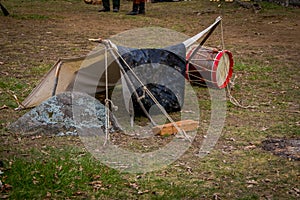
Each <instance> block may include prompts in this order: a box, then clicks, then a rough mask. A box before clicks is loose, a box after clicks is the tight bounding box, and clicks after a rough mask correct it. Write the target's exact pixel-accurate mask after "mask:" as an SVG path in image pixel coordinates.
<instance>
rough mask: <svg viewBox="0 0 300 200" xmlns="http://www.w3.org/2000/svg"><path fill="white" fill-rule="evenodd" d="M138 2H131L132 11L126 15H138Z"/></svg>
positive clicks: (138, 0)
mask: <svg viewBox="0 0 300 200" xmlns="http://www.w3.org/2000/svg"><path fill="white" fill-rule="evenodd" d="M139 4H140V0H133V4H132V11H130V12H129V13H127V15H137V14H138V13H139Z"/></svg>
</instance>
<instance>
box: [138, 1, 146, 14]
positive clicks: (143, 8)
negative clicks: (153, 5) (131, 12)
mask: <svg viewBox="0 0 300 200" xmlns="http://www.w3.org/2000/svg"><path fill="white" fill-rule="evenodd" d="M145 4H146V1H145V0H140V4H139V14H145V13H146V12H145Z"/></svg>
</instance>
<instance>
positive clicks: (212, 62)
mask: <svg viewBox="0 0 300 200" xmlns="http://www.w3.org/2000/svg"><path fill="white" fill-rule="evenodd" d="M195 50H197V49H196V47H193V48H192V49H191V50H190V51H188V53H187V60H188V62H187V65H186V78H187V79H188V80H189V81H190V82H191V83H193V84H196V85H201V86H208V87H212V88H219V89H222V88H225V87H226V86H227V85H228V83H229V81H230V78H231V76H232V73H233V58H232V54H231V52H230V51H228V50H222V51H219V50H217V49H214V48H210V47H201V48H200V49H199V50H198V51H197V53H195V54H194V55H193V52H194V51H195ZM190 56H193V57H192V58H191V59H189V58H190ZM223 56H225V57H226V58H227V62H228V63H226V64H227V65H228V69H227V70H226V74H225V76H224V77H222V78H223V79H222V80H219V74H218V73H220V70H222V69H220V66H221V64H222V62H221V59H222V57H223ZM218 70H219V71H218Z"/></svg>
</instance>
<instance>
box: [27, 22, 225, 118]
mask: <svg viewBox="0 0 300 200" xmlns="http://www.w3.org/2000/svg"><path fill="white" fill-rule="evenodd" d="M220 21H221V18H220V17H218V18H217V19H216V20H215V22H214V23H213V24H211V25H210V26H209V27H208V28H206V29H205V30H203V31H202V32H200V33H198V34H197V35H195V36H194V37H191V38H189V39H188V40H186V41H184V42H182V43H180V44H178V45H174V46H170V47H166V48H162V49H154V48H151V49H134V48H130V47H123V46H117V45H115V44H114V43H112V42H111V41H109V40H96V41H98V42H100V43H101V45H100V46H99V48H97V49H96V50H94V51H93V52H92V53H90V54H89V55H88V56H85V57H78V58H71V59H59V60H58V61H57V62H56V63H55V65H54V66H53V67H52V68H51V69H50V71H49V72H48V73H47V74H46V75H45V76H44V77H43V78H42V80H41V82H40V83H39V84H38V85H37V86H36V87H35V88H34V90H33V91H32V92H31V93H30V95H29V96H28V97H27V98H26V99H25V100H24V101H23V102H22V106H23V108H30V107H34V106H37V105H39V104H40V103H41V102H42V101H44V100H46V99H48V98H49V97H51V96H53V95H55V94H59V93H62V92H65V91H80V92H84V93H88V94H91V95H94V94H96V93H99V92H106V95H107V94H108V93H107V90H108V89H110V88H113V87H115V86H116V84H117V83H121V84H122V86H123V87H124V89H123V95H124V99H125V101H126V99H128V98H129V99H130V100H127V102H131V103H132V102H133V107H134V108H137V107H138V109H136V110H135V111H138V110H140V107H139V106H141V107H144V109H143V111H144V112H145V111H147V109H149V108H150V107H151V106H152V105H153V104H158V105H160V106H161V107H160V108H161V109H164V110H165V111H166V112H171V111H178V110H180V106H181V105H182V103H183V96H182V94H183V92H184V84H183V83H184V74H185V65H186V52H187V49H188V48H189V47H191V46H192V45H193V44H195V43H196V42H197V41H198V40H199V39H200V38H202V37H203V36H205V37H204V39H203V40H202V42H201V43H200V45H203V43H204V42H205V40H206V39H207V38H208V37H209V35H210V34H211V33H212V31H213V30H214V29H215V28H216V26H217V25H218V24H219V23H220ZM141 65H142V66H143V68H142V70H139V71H138V72H135V71H134V70H133V69H134V68H135V67H137V66H141ZM164 65H166V66H169V67H171V68H173V71H176V72H178V73H179V74H181V75H183V76H178V75H177V76H176V73H175V75H174V74H169V75H168V77H169V78H168V79H166V78H165V77H166V76H165V73H166V72H165V71H163V70H162V71H158V72H157V79H158V80H163V82H164V83H163V84H160V83H159V82H158V83H157V84H154V85H153V84H152V85H151V84H147V83H143V81H146V80H147V77H149V76H154V74H152V72H153V71H151V69H157V68H161V66H164ZM149 69H150V70H149ZM149 73H150V74H149ZM164 84H167V85H173V86H174V90H173V89H172V92H173V93H172V92H170V91H168V90H167V89H166V88H165V87H163V85H164ZM174 91H175V92H174ZM133 93H134V94H135V95H133ZM126 94H127V95H126ZM128 95H129V96H128ZM126 96H127V97H126ZM142 96H143V97H144V98H140V97H142ZM106 98H107V97H106ZM126 106H128V105H126ZM166 112H165V113H166Z"/></svg>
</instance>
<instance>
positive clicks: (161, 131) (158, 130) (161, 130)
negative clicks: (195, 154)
mask: <svg viewBox="0 0 300 200" xmlns="http://www.w3.org/2000/svg"><path fill="white" fill-rule="evenodd" d="M175 123H176V125H177V126H178V127H179V128H180V129H182V130H184V131H194V130H196V129H197V128H198V126H199V122H197V121H194V120H183V121H178V122H175ZM152 131H153V133H154V134H157V135H172V134H176V133H177V132H178V130H177V129H176V127H175V126H174V124H173V123H168V124H163V125H159V126H155V127H153V128H152Z"/></svg>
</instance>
